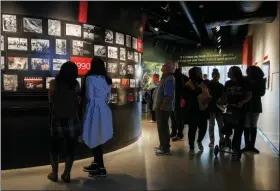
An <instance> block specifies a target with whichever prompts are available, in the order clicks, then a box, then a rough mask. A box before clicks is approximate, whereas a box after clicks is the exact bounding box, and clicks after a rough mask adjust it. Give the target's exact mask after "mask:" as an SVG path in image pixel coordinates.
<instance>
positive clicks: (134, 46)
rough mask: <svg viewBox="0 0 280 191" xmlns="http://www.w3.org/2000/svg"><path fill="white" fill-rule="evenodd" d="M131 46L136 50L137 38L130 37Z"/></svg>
mask: <svg viewBox="0 0 280 191" xmlns="http://www.w3.org/2000/svg"><path fill="white" fill-rule="evenodd" d="M132 47H133V48H134V49H135V50H137V38H135V37H132Z"/></svg>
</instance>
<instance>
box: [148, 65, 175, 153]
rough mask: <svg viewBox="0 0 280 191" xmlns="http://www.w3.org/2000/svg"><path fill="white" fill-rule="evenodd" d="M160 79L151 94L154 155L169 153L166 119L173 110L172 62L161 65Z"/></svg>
mask: <svg viewBox="0 0 280 191" xmlns="http://www.w3.org/2000/svg"><path fill="white" fill-rule="evenodd" d="M161 71H162V79H161V81H160V82H159V84H158V86H157V88H156V89H155V91H154V95H153V100H154V104H153V110H154V111H155V112H156V119H157V128H158V135H159V142H160V145H159V147H156V148H155V152H156V155H170V154H171V152H170V135H169V125H168V120H169V117H170V113H171V112H172V111H174V101H175V100H174V98H175V79H174V77H173V72H174V64H173V63H172V62H170V61H168V62H165V64H164V65H163V66H162V69H161Z"/></svg>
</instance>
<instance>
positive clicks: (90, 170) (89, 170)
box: [84, 163, 101, 172]
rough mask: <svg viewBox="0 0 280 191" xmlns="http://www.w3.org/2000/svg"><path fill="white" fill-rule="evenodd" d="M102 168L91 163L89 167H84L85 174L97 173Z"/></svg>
mask: <svg viewBox="0 0 280 191" xmlns="http://www.w3.org/2000/svg"><path fill="white" fill-rule="evenodd" d="M100 167H101V166H100V165H99V164H97V163H91V165H89V166H85V167H84V171H85V172H96V171H97V170H98V169H99V168H100Z"/></svg>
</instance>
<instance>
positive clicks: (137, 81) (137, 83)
mask: <svg viewBox="0 0 280 191" xmlns="http://www.w3.org/2000/svg"><path fill="white" fill-rule="evenodd" d="M139 83H140V80H139V79H136V80H135V87H136V88H139V87H140V84H139Z"/></svg>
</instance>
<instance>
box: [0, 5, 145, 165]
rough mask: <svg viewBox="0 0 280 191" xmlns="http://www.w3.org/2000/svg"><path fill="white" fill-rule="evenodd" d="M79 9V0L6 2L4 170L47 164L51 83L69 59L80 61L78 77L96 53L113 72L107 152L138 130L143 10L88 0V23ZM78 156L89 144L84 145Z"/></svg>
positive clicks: (3, 41) (85, 153)
mask: <svg viewBox="0 0 280 191" xmlns="http://www.w3.org/2000/svg"><path fill="white" fill-rule="evenodd" d="M79 8H80V5H79V2H14V1H11V2H8V1H5V2H1V21H2V22H1V23H2V25H1V79H2V80H1V90H2V96H1V100H2V102H1V103H2V104H1V109H2V113H1V118H2V120H1V128H2V129H1V130H2V137H1V141H2V170H3V169H11V168H23V167H31V166H38V165H45V164H49V156H48V154H49V146H50V145H49V132H48V128H49V127H48V112H49V109H48V101H47V91H48V87H49V84H48V83H49V81H50V80H51V79H53V78H54V77H55V76H56V75H57V74H58V72H59V70H60V67H61V65H62V64H63V63H64V62H65V61H67V60H71V61H73V62H75V64H76V65H77V66H78V70H79V78H78V79H77V80H78V81H79V83H80V84H82V82H83V76H84V74H85V73H86V72H87V71H88V70H89V68H90V61H91V59H92V58H93V57H99V58H101V59H103V61H104V62H105V64H106V69H107V72H108V75H109V76H110V77H112V78H113V85H112V93H111V100H110V106H111V108H112V113H113V126H114V137H113V139H112V140H110V141H109V142H108V143H106V144H105V151H106V152H109V151H112V150H116V149H118V148H121V147H123V146H126V145H127V144H130V143H132V142H133V141H135V140H137V138H138V137H139V136H140V135H141V111H142V104H141V98H142V96H141V91H142V81H141V68H142V44H141V42H142V40H141V38H142V37H141V30H140V28H141V22H142V15H141V14H140V13H139V14H138V13H137V12H135V11H133V10H127V9H126V7H125V6H124V7H116V6H115V7H112V6H108V2H88V7H87V8H88V10H90V11H88V13H85V15H87V16H88V17H87V18H88V19H87V22H86V23H80V22H78V19H80V12H79ZM93 10H94V11H93ZM108 12H110V13H111V14H106V13H108ZM109 20H110V21H111V22H108V21H109ZM120 23H125V24H122V25H120ZM76 156H77V159H78V158H84V157H88V156H91V151H90V150H89V149H87V148H86V147H85V146H84V145H83V144H79V147H78V148H77V153H76ZM61 160H62V161H63V160H64V158H63V157H62V158H61Z"/></svg>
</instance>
